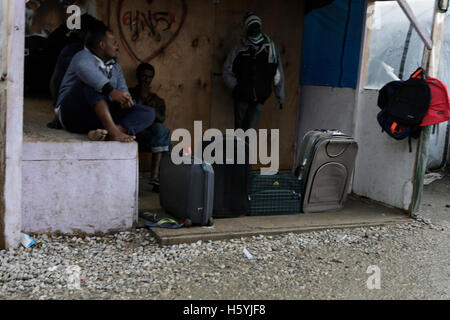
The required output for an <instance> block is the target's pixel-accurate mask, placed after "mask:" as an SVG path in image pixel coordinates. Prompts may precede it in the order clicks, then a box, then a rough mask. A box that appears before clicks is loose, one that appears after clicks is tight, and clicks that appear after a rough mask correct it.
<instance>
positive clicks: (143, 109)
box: [60, 82, 155, 136]
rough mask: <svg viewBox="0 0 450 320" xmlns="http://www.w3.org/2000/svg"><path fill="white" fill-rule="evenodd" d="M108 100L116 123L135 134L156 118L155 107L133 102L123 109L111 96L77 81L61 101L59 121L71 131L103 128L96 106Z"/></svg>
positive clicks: (77, 131)
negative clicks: (131, 105)
mask: <svg viewBox="0 0 450 320" xmlns="http://www.w3.org/2000/svg"><path fill="white" fill-rule="evenodd" d="M101 100H105V101H106V102H107V103H108V106H109V111H110V113H111V116H112V118H113V120H114V122H115V123H116V124H119V125H121V126H122V127H125V128H127V129H128V130H129V133H130V134H131V135H133V136H135V135H137V134H138V133H140V132H142V131H144V130H145V129H146V128H148V127H150V126H151V125H152V123H153V121H155V110H154V109H153V108H149V107H147V106H141V105H134V106H133V107H132V108H130V109H126V110H123V109H122V108H121V107H120V105H119V104H118V103H115V102H114V101H112V99H111V97H109V96H105V95H103V94H101V93H99V92H97V91H95V90H94V89H93V88H91V87H89V86H87V85H85V84H83V83H81V82H78V83H77V84H76V85H75V86H74V87H73V88H72V89H71V90H70V91H69V92H68V94H67V96H66V97H65V98H64V100H63V102H62V103H61V109H60V113H61V114H60V120H61V122H62V125H63V126H64V128H65V129H66V130H68V131H70V132H75V133H87V132H89V131H91V130H97V129H102V128H103V124H102V123H101V121H100V120H99V118H98V117H97V114H96V113H95V105H96V104H97V103H98V102H99V101H101Z"/></svg>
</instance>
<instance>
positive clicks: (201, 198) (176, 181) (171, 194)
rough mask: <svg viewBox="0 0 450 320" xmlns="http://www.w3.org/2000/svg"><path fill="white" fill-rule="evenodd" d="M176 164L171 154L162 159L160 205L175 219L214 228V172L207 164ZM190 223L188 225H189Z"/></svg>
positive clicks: (191, 158)
mask: <svg viewBox="0 0 450 320" xmlns="http://www.w3.org/2000/svg"><path fill="white" fill-rule="evenodd" d="M187 158H188V159H190V160H191V161H192V162H191V163H192V164H181V165H175V164H174V163H173V162H172V159H171V155H170V153H166V154H164V155H163V158H162V159H161V173H160V180H161V185H160V202H161V206H162V207H163V209H165V210H166V212H167V213H169V214H171V215H173V216H174V217H175V218H179V219H182V220H190V221H189V222H190V223H191V224H192V225H202V226H212V225H213V223H214V221H213V217H212V212H213V203H214V170H213V168H212V167H211V166H210V165H209V164H207V163H205V162H203V163H202V164H195V162H194V160H195V159H194V158H193V157H191V156H189V157H187ZM189 222H188V223H189Z"/></svg>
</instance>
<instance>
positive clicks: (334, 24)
mask: <svg viewBox="0 0 450 320" xmlns="http://www.w3.org/2000/svg"><path fill="white" fill-rule="evenodd" d="M364 3H365V1H364V0H335V1H334V2H333V3H332V4H330V5H328V6H326V7H323V8H320V9H317V10H313V11H312V12H311V13H309V14H307V15H306V16H305V28H304V39H303V49H302V67H301V81H300V82H301V84H302V85H314V86H330V87H347V88H356V85H357V81H358V70H359V59H360V51H361V41H362V31H363V23H364V15H365V12H364V7H365V4H364Z"/></svg>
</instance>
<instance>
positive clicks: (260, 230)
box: [150, 198, 410, 245]
mask: <svg viewBox="0 0 450 320" xmlns="http://www.w3.org/2000/svg"><path fill="white" fill-rule="evenodd" d="M408 221H410V218H409V217H408V215H407V214H406V213H405V212H404V211H402V210H398V209H393V208H388V207H384V206H382V205H379V204H376V203H373V202H371V201H364V200H360V199H356V198H352V199H350V200H349V201H348V203H347V205H346V207H345V209H344V210H343V211H341V212H327V213H314V214H298V215H289V216H271V217H240V218H233V219H220V220H219V219H217V220H215V224H214V227H212V228H204V227H193V228H189V229H186V228H183V229H176V230H170V229H160V228H152V229H150V230H151V231H152V232H153V234H154V235H155V237H156V238H157V239H158V241H159V242H160V243H161V244H162V245H175V244H180V243H193V242H197V241H199V240H202V241H208V240H227V239H233V238H241V237H251V236H256V235H267V236H269V235H279V234H286V233H303V232H311V231H319V230H325V229H341V228H356V227H369V226H381V225H392V224H398V223H406V222H408Z"/></svg>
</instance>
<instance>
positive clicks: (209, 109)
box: [97, 0, 304, 169]
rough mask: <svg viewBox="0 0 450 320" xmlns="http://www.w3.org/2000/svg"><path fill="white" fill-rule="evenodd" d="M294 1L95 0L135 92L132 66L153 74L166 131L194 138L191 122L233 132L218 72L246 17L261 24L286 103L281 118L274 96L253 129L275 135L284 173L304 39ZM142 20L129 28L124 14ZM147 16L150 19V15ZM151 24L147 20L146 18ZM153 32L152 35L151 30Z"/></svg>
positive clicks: (297, 1) (227, 96) (289, 165)
mask: <svg viewBox="0 0 450 320" xmlns="http://www.w3.org/2000/svg"><path fill="white" fill-rule="evenodd" d="M303 6H304V1H301V0H285V1H283V2H282V4H281V3H280V2H279V1H275V0H265V1H262V0H222V1H213V0H185V1H184V0H153V1H151V2H149V1H147V0H97V15H98V17H99V18H100V19H102V20H103V21H104V22H106V23H109V24H110V26H111V27H112V29H113V31H114V32H115V34H116V35H117V36H118V37H119V38H120V40H121V41H120V55H119V59H120V64H121V66H122V68H123V69H124V72H125V75H126V77H127V81H128V85H129V86H130V87H131V86H134V85H135V84H136V80H135V69H136V67H137V65H138V63H139V61H149V62H150V63H151V64H153V65H154V66H155V68H156V78H155V80H154V84H153V90H154V91H155V92H156V93H158V94H159V95H160V96H161V97H163V98H164V99H165V100H166V104H167V109H168V112H167V123H166V124H167V125H168V127H169V128H170V129H171V130H174V129H176V128H187V129H189V130H191V132H193V125H194V121H195V120H201V121H203V125H204V129H207V128H210V127H214V128H219V129H221V130H224V129H227V128H233V127H234V120H233V102H232V99H231V91H230V90H229V89H227V88H226V87H225V85H224V83H223V80H222V75H221V73H222V66H223V63H224V61H225V58H226V56H227V54H228V52H229V51H230V50H231V48H232V46H233V45H234V44H235V43H236V42H237V41H238V40H239V38H240V37H241V36H242V35H243V26H242V21H243V17H244V15H245V13H246V12H247V11H254V12H256V13H257V14H258V15H259V16H261V18H262V19H263V22H264V26H263V32H265V33H267V34H268V35H269V36H270V37H271V38H272V39H273V40H274V41H275V43H276V45H277V47H278V48H279V50H280V52H281V56H282V61H283V66H284V69H285V73H286V95H287V102H286V105H285V108H284V110H283V111H280V110H279V104H278V103H277V101H276V99H275V98H274V96H272V98H271V99H270V100H269V101H268V102H267V103H266V105H265V107H264V110H263V114H262V117H261V120H260V128H267V129H272V128H273V129H280V159H281V167H282V169H291V168H292V162H293V154H294V144H295V132H296V118H297V106H298V86H299V71H300V60H301V43H302V34H303ZM137 11H139V12H140V13H144V14H145V16H146V17H147V18H143V16H142V15H141V18H140V19H139V22H138V24H137V25H138V26H139V28H138V30H139V32H138V33H136V25H133V27H131V26H130V23H129V21H130V12H131V14H132V15H133V16H135V15H136V12H137ZM149 12H151V15H150V16H149ZM149 17H150V18H151V19H150V18H149ZM152 25H153V27H154V32H153V31H152V29H151V26H152Z"/></svg>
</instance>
